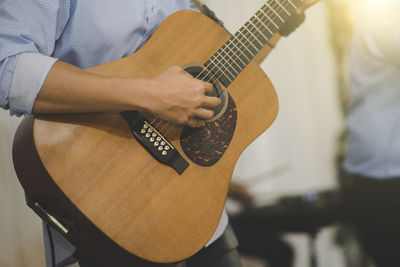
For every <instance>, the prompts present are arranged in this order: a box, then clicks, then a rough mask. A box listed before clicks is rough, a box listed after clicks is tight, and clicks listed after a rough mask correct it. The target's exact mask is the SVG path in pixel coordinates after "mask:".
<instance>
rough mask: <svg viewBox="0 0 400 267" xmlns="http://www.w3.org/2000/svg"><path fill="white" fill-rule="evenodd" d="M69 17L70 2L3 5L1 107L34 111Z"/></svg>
mask: <svg viewBox="0 0 400 267" xmlns="http://www.w3.org/2000/svg"><path fill="white" fill-rule="evenodd" d="M68 18H69V1H67V0H58V1H48V0H23V1H22V0H12V1H11V0H10V1H7V0H6V1H2V3H1V5H0V107H2V108H4V109H10V113H11V114H16V115H23V114H27V113H31V112H32V107H33V103H34V101H35V99H36V96H37V94H38V93H39V91H40V88H41V86H42V84H43V82H44V80H45V78H46V76H47V74H48V72H49V70H50V68H51V66H52V65H53V64H54V62H55V61H56V59H55V58H51V55H52V54H53V51H54V46H55V43H56V41H57V40H58V38H59V37H60V35H61V33H62V31H63V29H64V27H65V25H66V23H67V21H68Z"/></svg>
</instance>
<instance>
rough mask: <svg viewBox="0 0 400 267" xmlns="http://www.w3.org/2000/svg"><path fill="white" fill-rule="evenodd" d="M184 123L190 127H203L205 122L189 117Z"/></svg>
mask: <svg viewBox="0 0 400 267" xmlns="http://www.w3.org/2000/svg"><path fill="white" fill-rule="evenodd" d="M186 125H188V126H190V127H192V128H200V127H204V126H205V125H206V123H205V122H204V121H202V120H199V119H195V118H190V119H189V121H188V122H187V123H186Z"/></svg>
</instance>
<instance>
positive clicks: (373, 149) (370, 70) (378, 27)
mask: <svg viewBox="0 0 400 267" xmlns="http://www.w3.org/2000/svg"><path fill="white" fill-rule="evenodd" d="M365 2H367V1H365ZM399 12H400V2H399V1H398V0H386V1H379V2H378V1H375V3H374V1H370V3H369V4H367V5H366V6H365V9H364V10H362V12H360V13H361V15H359V18H358V22H357V25H356V30H355V36H354V41H353V45H352V49H351V55H350V94H351V102H350V107H349V114H348V140H347V156H346V159H345V163H344V168H345V169H346V170H347V171H349V172H352V173H356V174H361V175H364V176H369V177H374V178H377V179H384V178H393V177H400V17H399V16H398V14H399Z"/></svg>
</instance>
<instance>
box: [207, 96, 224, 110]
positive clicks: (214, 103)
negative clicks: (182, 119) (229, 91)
mask: <svg viewBox="0 0 400 267" xmlns="http://www.w3.org/2000/svg"><path fill="white" fill-rule="evenodd" d="M219 105H221V99H220V98H218V97H213V96H205V97H204V104H203V106H207V107H210V108H216V107H218V106H219Z"/></svg>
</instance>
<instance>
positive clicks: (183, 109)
mask: <svg viewBox="0 0 400 267" xmlns="http://www.w3.org/2000/svg"><path fill="white" fill-rule="evenodd" d="M212 89H213V87H212V85H211V84H210V83H208V82H204V81H200V80H196V79H194V78H193V77H192V76H191V75H190V74H188V73H187V72H185V71H184V70H183V69H182V68H181V67H179V66H173V67H171V68H169V69H168V70H166V71H165V72H163V73H162V74H160V75H159V76H157V77H156V78H154V79H152V81H151V83H150V88H148V90H147V92H146V93H147V96H146V97H145V98H144V102H143V104H142V108H143V109H144V110H145V111H146V112H150V113H151V114H153V115H154V116H155V117H157V118H160V119H164V120H167V121H171V122H174V123H177V124H185V125H188V126H190V127H202V126H204V124H205V123H204V120H207V119H211V118H212V117H213V116H214V112H213V111H212V110H210V109H207V108H205V107H209V108H214V107H217V106H218V105H219V104H220V103H221V100H220V99H219V98H217V97H210V96H206V95H205V94H206V93H210V92H211V91H212Z"/></svg>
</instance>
